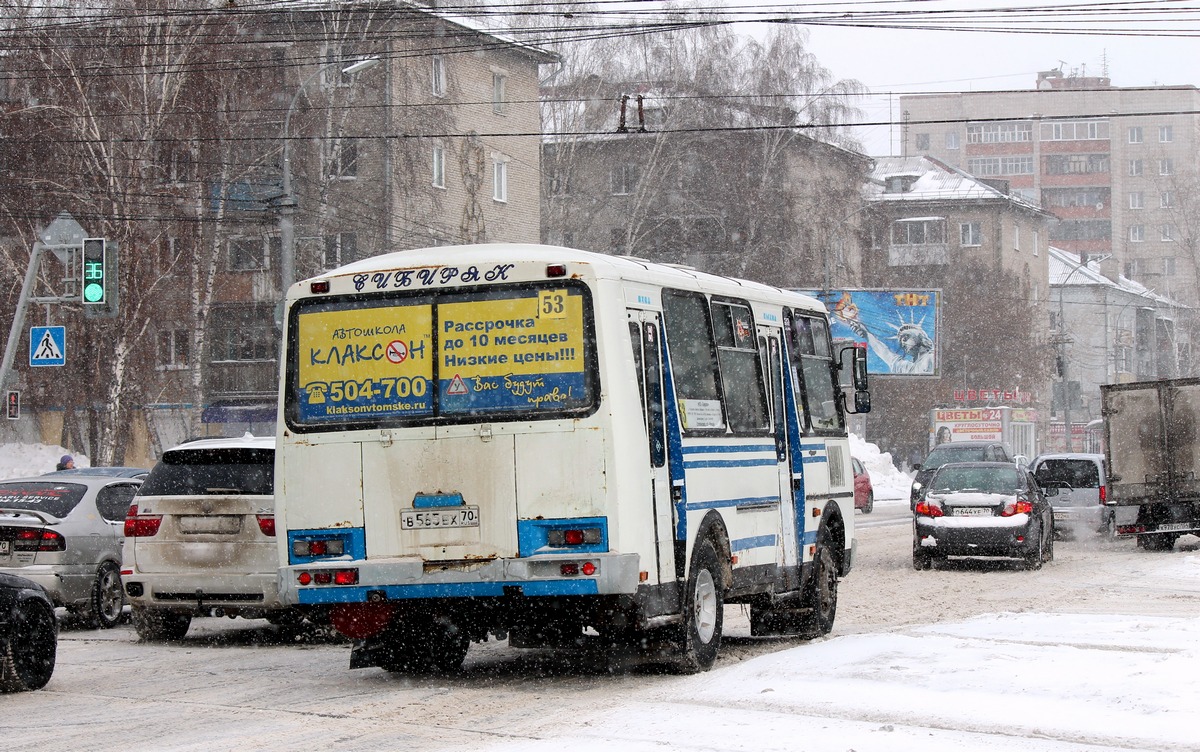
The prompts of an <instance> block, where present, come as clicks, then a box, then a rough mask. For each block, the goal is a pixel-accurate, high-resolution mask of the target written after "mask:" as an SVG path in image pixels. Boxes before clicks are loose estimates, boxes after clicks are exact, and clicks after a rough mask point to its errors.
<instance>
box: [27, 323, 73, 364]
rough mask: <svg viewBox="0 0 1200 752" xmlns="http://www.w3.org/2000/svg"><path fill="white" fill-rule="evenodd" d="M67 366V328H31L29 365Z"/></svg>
mask: <svg viewBox="0 0 1200 752" xmlns="http://www.w3.org/2000/svg"><path fill="white" fill-rule="evenodd" d="M66 364H67V329H66V327H64V326H31V327H30V328H29V365H31V366H63V365H66Z"/></svg>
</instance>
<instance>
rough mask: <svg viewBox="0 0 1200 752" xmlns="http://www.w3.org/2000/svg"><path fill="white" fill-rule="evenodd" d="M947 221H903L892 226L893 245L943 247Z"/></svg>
mask: <svg viewBox="0 0 1200 752" xmlns="http://www.w3.org/2000/svg"><path fill="white" fill-rule="evenodd" d="M945 242H946V221H945V220H943V219H902V220H899V221H898V222H894V223H893V224H892V245H943V244H945Z"/></svg>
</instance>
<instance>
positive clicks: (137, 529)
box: [124, 504, 162, 538]
mask: <svg viewBox="0 0 1200 752" xmlns="http://www.w3.org/2000/svg"><path fill="white" fill-rule="evenodd" d="M160 525H162V515H161V514H138V507H137V504H133V505H131V506H130V507H129V514H127V515H125V531H124V532H125V537H126V538H150V537H152V536H155V535H158V528H159V526H160Z"/></svg>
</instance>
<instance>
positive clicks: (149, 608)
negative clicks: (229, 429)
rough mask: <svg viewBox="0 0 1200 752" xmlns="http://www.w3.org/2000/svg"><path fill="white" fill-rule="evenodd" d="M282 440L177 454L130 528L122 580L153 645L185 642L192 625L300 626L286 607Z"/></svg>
mask: <svg viewBox="0 0 1200 752" xmlns="http://www.w3.org/2000/svg"><path fill="white" fill-rule="evenodd" d="M274 475H275V439H274V438H273V437H272V438H262V437H255V436H251V435H249V434H247V435H246V436H244V437H242V438H238V439H201V440H198V441H191V442H188V443H186V444H182V445H180V446H177V447H174V448H172V449H168V450H167V451H166V452H163V456H162V459H161V460H159V462H158V464H157V465H156V466H155V467H154V469H153V470H151V471H150V475H149V477H147V478H146V480H145V482H144V483H143V484H142V487H141V489H140V492H139V493H138V495H137V496H135V497H134V499H133V505H132V506H131V507H130V508H129V515H128V517H126V519H125V548H124V552H123V555H122V563H123V566H122V572H121V574H122V576H123V579H124V581H125V593H126V595H127V597H128V600H129V604H130V606H131V607H132V611H133V623H134V627H135V628H136V629H137V633H138V635H139V636H140V637H141V638H142V639H144V640H176V639H180V638H182V637H183V636H184V635H185V634H186V633H187V631H188V627H189V626H190V624H191V621H192V617H193V616H221V615H224V616H229V617H237V616H242V617H246V618H266V619H269V620H270V621H272V622H274V623H279V624H286V623H292V622H299V621H300V620H301V619H300V617H299V615H298V614H297V612H295V611H293V610H291V609H289V608H288V607H287V606H286V605H285V604H284V603H283V602H282V601H281V600H280V598H279V587H278V569H279V555H278V551H277V548H276V544H275V497H274V485H275V484H274Z"/></svg>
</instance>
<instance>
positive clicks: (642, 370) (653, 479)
mask: <svg viewBox="0 0 1200 752" xmlns="http://www.w3.org/2000/svg"><path fill="white" fill-rule="evenodd" d="M628 320H629V339H630V342H632V344H633V360H634V364H635V368H636V370H637V379H638V389H639V394H640V395H641V399H642V416H643V418H644V420H645V426H646V437H647V441H648V442H649V455H650V466H649V467H648V468H647V473H648V482H649V484H650V498H651V504H652V510H653V517H654V520H653V522H654V546H655V551H656V552H657V561H656V562H655V564H656V566H657V575H658V578H657V582H671V581H673V580H674V579H675V549H674V532H673V531H674V521H673V519H672V513H673V507H672V504H671V478H670V471H669V469H668V466H667V425H666V424H667V421H666V413H665V407H664V403H663V363H662V343H661V337H662V325H661V320H660V317H659V314H658V313H657V312H655V311H642V310H633V309H630V310H629V311H628Z"/></svg>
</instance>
